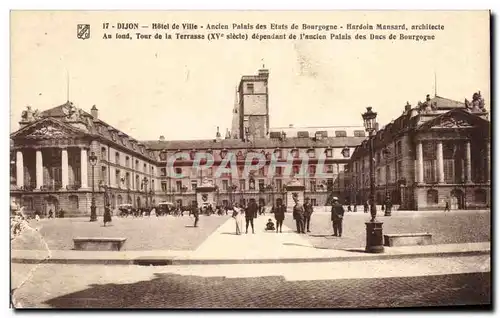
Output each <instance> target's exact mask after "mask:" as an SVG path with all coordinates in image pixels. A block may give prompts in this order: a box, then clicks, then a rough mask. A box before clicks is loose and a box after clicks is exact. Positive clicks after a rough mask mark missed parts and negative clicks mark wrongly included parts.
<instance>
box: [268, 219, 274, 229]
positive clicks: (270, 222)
mask: <svg viewBox="0 0 500 318" xmlns="http://www.w3.org/2000/svg"><path fill="white" fill-rule="evenodd" d="M274 230H275V228H274V223H273V220H271V219H269V220H267V224H266V231H274Z"/></svg>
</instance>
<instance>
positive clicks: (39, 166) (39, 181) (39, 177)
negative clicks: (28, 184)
mask: <svg viewBox="0 0 500 318" xmlns="http://www.w3.org/2000/svg"><path fill="white" fill-rule="evenodd" d="M42 186H43V155H42V151H41V150H40V149H38V150H37V151H36V188H37V190H40V188H41V187H42Z"/></svg>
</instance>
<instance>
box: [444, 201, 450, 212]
mask: <svg viewBox="0 0 500 318" xmlns="http://www.w3.org/2000/svg"><path fill="white" fill-rule="evenodd" d="M446 211H448V212H450V201H448V199H445V200H444V212H446Z"/></svg>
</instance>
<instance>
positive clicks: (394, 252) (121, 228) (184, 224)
mask: <svg viewBox="0 0 500 318" xmlns="http://www.w3.org/2000/svg"><path fill="white" fill-rule="evenodd" d="M269 218H272V216H271V215H269V214H267V215H262V216H259V217H258V218H257V219H255V234H254V233H252V231H251V227H249V231H248V234H245V231H243V234H242V235H236V234H235V223H234V220H233V219H232V218H230V217H229V216H215V215H214V216H202V217H201V218H200V227H198V228H192V220H193V219H192V218H191V217H188V216H184V217H159V218H156V217H144V218H137V219H133V218H114V219H113V226H110V227H103V226H102V224H100V223H95V222H94V223H90V222H88V220H83V219H55V220H42V221H40V222H37V223H34V222H35V221H31V223H32V224H36V228H37V229H38V230H32V231H28V232H26V233H25V234H24V235H21V236H20V237H19V238H16V239H15V240H14V243H13V246H16V244H17V246H20V245H23V244H25V245H26V244H28V243H29V242H30V240H28V239H26V236H28V237H30V238H31V240H32V241H35V236H36V235H38V236H39V237H38V240H41V241H42V242H43V244H45V243H46V244H48V246H49V248H48V249H46V250H37V249H36V248H35V249H34V250H20V249H15V248H14V249H13V251H12V257H13V259H15V261H13V263H12V274H11V275H12V286H11V288H12V291H13V295H14V296H13V299H14V300H13V301H14V304H15V305H16V307H18V308H20V307H22V308H29V307H51V308H119V307H120V308H121V307H129V308H142V307H145V308H229V307H231V308H271V307H282V308H344V307H357V308H360V307H388V306H390V307H407V306H448V305H463V304H474V305H479V304H490V303H491V295H490V287H491V277H490V271H491V268H490V266H491V264H490V254H489V250H490V247H489V245H490V243H489V241H490V234H489V232H490V225H489V224H490V223H489V220H490V213H489V212H484V211H483V212H480V211H467V212H465V211H460V212H451V213H447V214H443V213H439V212H414V213H410V212H401V213H398V212H396V213H394V214H393V216H391V217H382V216H381V217H380V219H381V220H382V221H383V222H384V230H385V232H386V233H405V232H423V231H428V232H430V233H432V234H433V245H427V246H402V247H386V252H385V253H384V254H368V253H364V251H363V247H364V244H365V230H364V222H365V221H366V220H367V218H368V215H367V214H363V213H362V212H356V213H346V216H345V221H344V228H345V230H344V235H343V237H342V238H337V237H332V236H331V228H330V224H331V223H330V221H329V220H330V219H329V218H330V214H329V213H328V212H317V213H315V214H313V218H312V223H311V233H308V234H297V233H295V231H294V223H293V220H292V217H291V215H287V218H286V221H285V225H284V226H283V233H275V232H274V231H270V232H266V231H265V229H264V228H265V223H266V222H267V220H268V219H269ZM68 229H70V230H68ZM40 235H43V240H42V239H41V236H40ZM92 235H93V236H107V237H109V236H111V237H112V236H124V237H127V244H129V245H128V246H127V248H126V249H125V250H124V251H120V252H90V251H74V250H71V247H72V238H73V237H75V236H92ZM452 243H453V244H452ZM26 246H27V245H26ZM52 248H56V249H52ZM30 255H31V256H34V257H33V259H32V261H30V262H23V257H24V258H29V257H31V256H30ZM155 259H156V260H158V261H160V262H158V263H157V264H156V265H167V264H168V265H169V266H139V265H141V264H142V265H148V264H151V262H150V263H147V262H146V260H149V261H151V260H153V261H154V260H155ZM54 260H56V262H52V261H54ZM103 260H104V261H103ZM127 260H131V262H129V263H127V262H123V261H127ZM138 260H143V261H144V262H142V263H141V262H138ZM163 260H172V261H170V262H167V263H165V262H161V261H163ZM104 263H105V265H104ZM120 264H129V265H120Z"/></svg>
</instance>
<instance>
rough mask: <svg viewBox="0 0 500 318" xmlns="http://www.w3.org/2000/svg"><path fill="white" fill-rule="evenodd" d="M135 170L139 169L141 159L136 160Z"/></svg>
mask: <svg viewBox="0 0 500 318" xmlns="http://www.w3.org/2000/svg"><path fill="white" fill-rule="evenodd" d="M135 170H139V160H136V161H135Z"/></svg>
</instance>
